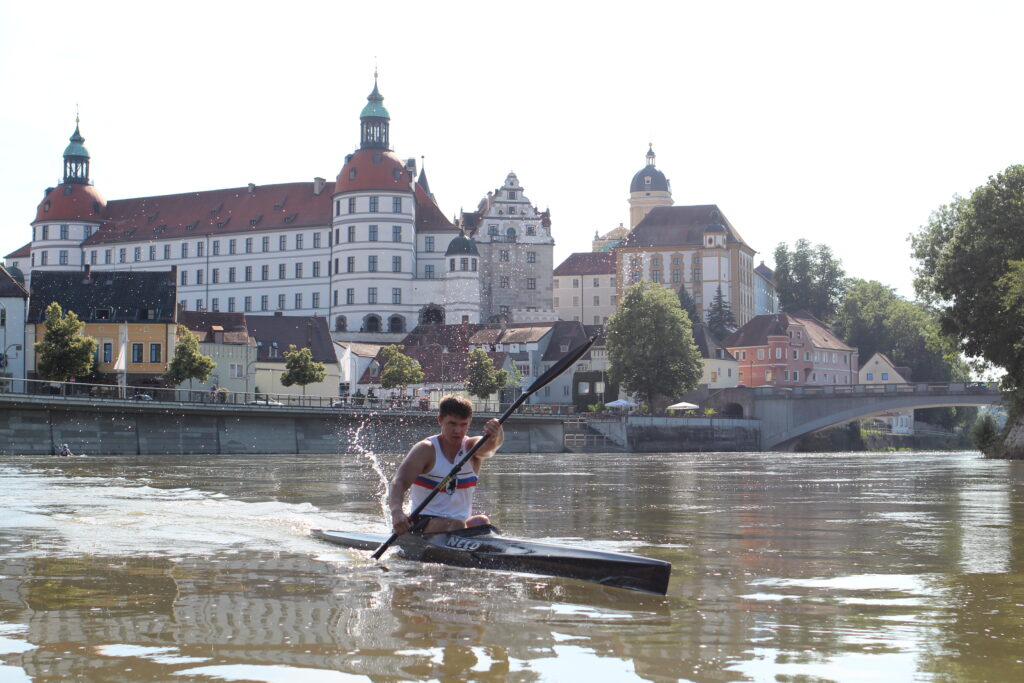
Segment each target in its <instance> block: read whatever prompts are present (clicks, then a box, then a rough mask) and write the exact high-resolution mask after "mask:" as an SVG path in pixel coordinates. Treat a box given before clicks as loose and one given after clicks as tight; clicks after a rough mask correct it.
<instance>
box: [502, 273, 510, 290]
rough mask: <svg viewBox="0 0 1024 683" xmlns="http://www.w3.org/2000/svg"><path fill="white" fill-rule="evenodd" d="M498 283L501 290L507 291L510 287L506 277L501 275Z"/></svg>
mask: <svg viewBox="0 0 1024 683" xmlns="http://www.w3.org/2000/svg"><path fill="white" fill-rule="evenodd" d="M500 283H501V284H500V286H501V288H502V289H508V288H509V287H510V284H509V279H508V275H502V276H501V280H500Z"/></svg>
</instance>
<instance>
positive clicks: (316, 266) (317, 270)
mask: <svg viewBox="0 0 1024 683" xmlns="http://www.w3.org/2000/svg"><path fill="white" fill-rule="evenodd" d="M328 263H329V261H328ZM313 277H320V262H319V261H313Z"/></svg>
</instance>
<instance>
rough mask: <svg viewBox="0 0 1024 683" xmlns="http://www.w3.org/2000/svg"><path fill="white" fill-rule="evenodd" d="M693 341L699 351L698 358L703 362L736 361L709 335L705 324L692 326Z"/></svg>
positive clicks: (709, 331)
mask: <svg viewBox="0 0 1024 683" xmlns="http://www.w3.org/2000/svg"><path fill="white" fill-rule="evenodd" d="M693 341H694V342H696V344H697V348H698V349H700V357H701V358H703V359H704V360H712V359H714V360H736V358H734V357H733V355H732V354H731V353H729V349H727V348H725V346H724V345H723V344H722V342H720V341H718V339H716V338H715V335H713V334H711V330H709V329H708V326H707V325H706V324H705V323H696V324H694V326H693Z"/></svg>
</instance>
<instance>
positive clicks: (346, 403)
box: [331, 401, 352, 408]
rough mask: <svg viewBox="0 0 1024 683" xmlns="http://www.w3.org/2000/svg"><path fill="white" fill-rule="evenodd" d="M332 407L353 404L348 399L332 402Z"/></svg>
mask: <svg viewBox="0 0 1024 683" xmlns="http://www.w3.org/2000/svg"><path fill="white" fill-rule="evenodd" d="M331 407H332V408H350V407H352V404H351V403H349V402H348V401H335V402H334V403H332V404H331Z"/></svg>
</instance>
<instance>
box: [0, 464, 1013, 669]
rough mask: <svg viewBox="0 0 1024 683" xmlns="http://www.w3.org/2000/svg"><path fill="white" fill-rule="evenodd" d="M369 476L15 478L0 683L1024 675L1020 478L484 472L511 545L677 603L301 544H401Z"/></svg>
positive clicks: (703, 470)
mask: <svg viewBox="0 0 1024 683" xmlns="http://www.w3.org/2000/svg"><path fill="white" fill-rule="evenodd" d="M397 459H398V456H394V455H391V456H386V457H382V458H381V462H380V466H381V468H382V470H383V472H385V473H388V474H390V472H392V471H393V469H394V467H395V465H396V462H397ZM375 464H376V463H374V462H373V459H372V458H370V457H366V456H340V455H322V456H301V457H300V456H260V457H241V456H217V457H213V456H202V457H199V456H196V457H170V458H169V457H102V456H101V457H97V456H90V457H85V458H69V459H59V458H53V457H48V458H44V457H34V456H33V457H9V456H8V457H4V458H3V459H0V682H3V683H7V682H9V681H58V680H83V681H268V682H274V683H277V682H291V681H297V682H299V683H320V682H321V681H326V682H333V681H350V680H367V679H372V680H376V681H391V680H402V679H440V680H516V681H518V680H523V681H532V680H544V681H578V680H589V681H593V682H594V683H596V682H597V681H630V680H658V681H660V680H687V681H701V682H705V681H706V682H721V681H788V682H810V681H876V680H881V681H1009V680H1024V462H1004V461H989V460H984V459H981V458H980V457H979V456H978V454H976V453H952V454H950V453H913V454H911V453H899V454H800V455H786V454H776V453H771V454H736V453H703V454H674V455H648V454H627V455H621V454H619V455H571V454H570V455H508V454H501V455H499V456H497V457H495V458H494V459H492V460H491V461H489V462H488V463H487V466H486V469H485V471H484V475H483V477H482V485H481V487H480V488H478V494H477V496H478V497H477V500H478V503H479V504H478V508H479V509H481V510H482V511H486V512H489V513H491V514H492V516H493V518H494V521H495V523H496V524H498V525H499V526H500V527H501V528H502V530H503V531H504V532H505V533H506V534H508V535H513V536H523V537H528V538H533V539H543V540H552V541H558V542H564V543H569V544H579V545H581V546H586V547H597V548H606V549H613V550H619V551H627V552H633V553H638V554H642V555H647V556H650V557H655V558H660V559H664V560H668V561H671V562H672V564H673V574H672V582H671V585H670V589H669V594H668V596H666V597H659V596H651V595H644V594H639V593H634V592H630V591H624V590H619V589H614V588H605V587H601V586H597V585H592V584H587V583H583V582H579V581H574V580H568V579H556V578H547V577H538V576H529V575H520V574H512V573H505V572H489V571H482V570H471V569H458V568H451V567H443V566H434V565H423V564H419V563H414V562H411V561H408V560H404V559H401V558H399V557H396V556H395V555H394V554H389V555H387V556H385V558H384V561H383V562H382V563H376V562H374V561H372V560H370V559H368V558H367V557H366V555H367V553H359V552H357V551H350V550H345V549H342V548H337V547H335V546H330V545H327V544H324V543H322V542H319V541H316V540H313V539H311V538H310V537H309V530H310V529H311V528H315V527H326V528H334V529H347V530H363V531H376V532H383V531H385V529H384V525H383V517H382V514H381V505H380V499H379V496H380V493H381V491H382V483H381V479H380V475H379V474H378V473H377V472H376V471H375V469H374V465H375Z"/></svg>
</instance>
